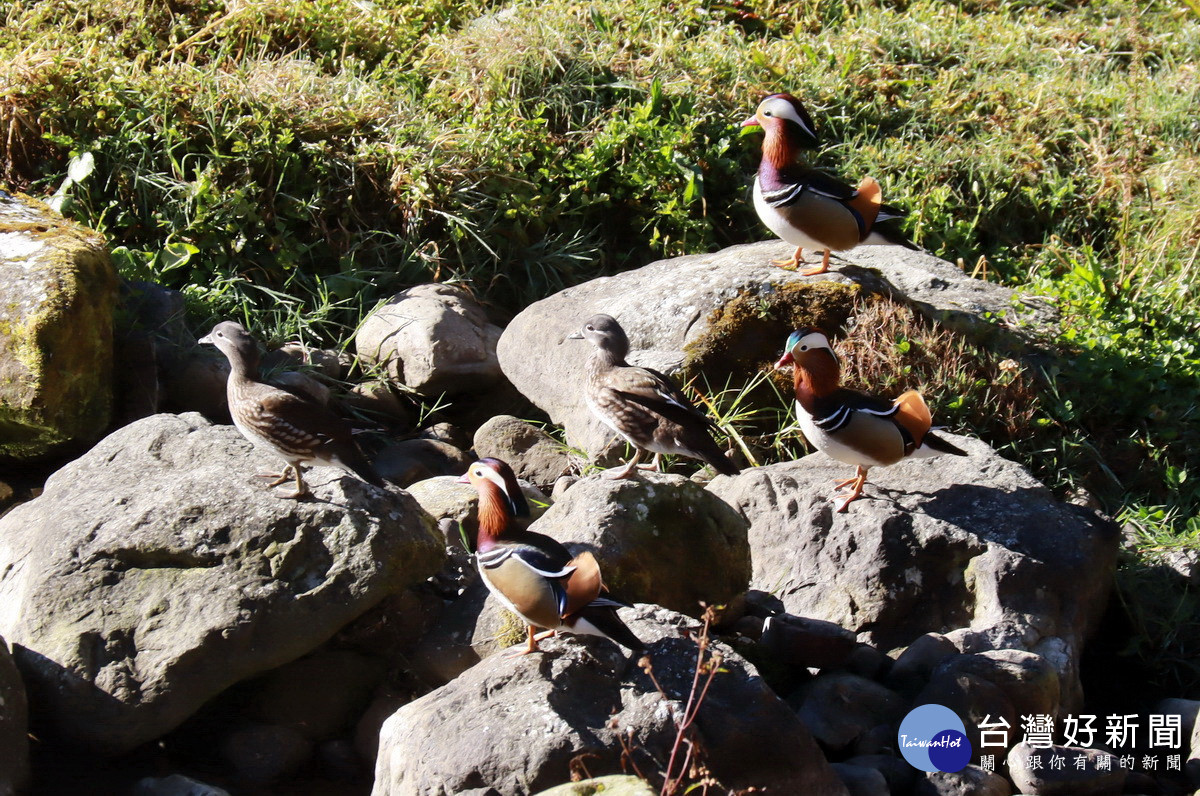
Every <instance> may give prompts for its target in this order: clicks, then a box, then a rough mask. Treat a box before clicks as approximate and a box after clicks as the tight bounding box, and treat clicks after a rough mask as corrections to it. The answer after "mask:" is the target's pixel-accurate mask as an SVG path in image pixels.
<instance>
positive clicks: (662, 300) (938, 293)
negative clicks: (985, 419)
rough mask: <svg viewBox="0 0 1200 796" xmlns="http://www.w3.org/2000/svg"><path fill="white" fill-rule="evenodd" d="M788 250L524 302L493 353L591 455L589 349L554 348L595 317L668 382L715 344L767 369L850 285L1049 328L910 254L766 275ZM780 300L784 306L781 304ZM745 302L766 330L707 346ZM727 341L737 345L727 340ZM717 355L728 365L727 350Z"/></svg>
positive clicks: (832, 309)
mask: <svg viewBox="0 0 1200 796" xmlns="http://www.w3.org/2000/svg"><path fill="white" fill-rule="evenodd" d="M792 250H793V247H790V246H788V245H787V244H784V243H781V242H778V241H772V242H767V243H755V244H749V245H744V246H732V247H730V248H728V249H724V250H722V251H719V252H715V253H712V254H700V255H690V256H686V257H676V258H673V259H670V260H660V261H658V262H654V263H651V264H649V265H647V266H644V267H642V268H638V269H634V270H631V271H625V272H624V273H621V274H617V275H616V276H610V277H602V278H600V279H594V280H592V281H590V282H586V283H584V284H582V285H578V286H575V287H571V288H568V289H566V290H563V291H561V292H559V293H556V294H554V295H553V296H550V297H548V298H545V299H543V300H541V301H538V302H535V303H534V304H531V305H530V306H529V307H527V308H526V309H525V310H524V311H523V312H521V313H520V314H519V315H518V316H517V317H516V318H514V319H513V320H512V322H511V323H510V324H509V325H508V327H507V328H506V329H505V331H504V334H503V335H502V336H501V338H500V343H499V346H498V348H497V353H498V356H499V359H500V367H501V368H502V369H503V371H504V375H505V376H507V377H508V379H509V380H510V381H511V382H512V383H513V385H514V386H515V387H516V388H517V389H518V390H520V391H521V393H522V394H523V395H525V396H526V397H527V398H529V400H531V401H533V402H534V403H535V404H536V405H537V406H538V407H539V408H541V409H542V410H544V411H545V412H546V413H547V414H549V415H550V419H551V420H553V421H554V422H555V423H558V424H559V425H562V426H563V427H564V428H565V429H566V432H567V442H568V443H569V444H570V445H572V446H573V447H578V448H580V449H582V450H584V451H586V452H588V453H589V454H592V455H595V454H598V453H600V452H601V451H603V450H604V449H605V448H606V447H607V446H608V443H609V440H610V439H611V437H612V433H611V432H610V431H609V430H608V429H607V428H606V427H604V426H603V425H602V424H600V422H599V421H598V420H595V419H594V418H593V417H592V415H591V413H590V412H589V411H588V409H587V406H586V404H585V402H584V397H583V384H584V364H585V362H586V361H587V357H588V355H589V354H590V353H591V346H590V345H588V344H587V343H586V342H584V341H582V340H564V338H566V336H567V335H568V334H570V333H571V332H574V331H576V330H578V329H579V328H580V327H581V326H582V325H583V322H584V321H586V320H587V319H588V318H589V317H591V316H592V315H595V314H596V313H601V312H603V313H607V314H609V315H612V316H613V317H615V318H616V319H617V320H618V321H619V322H620V323H621V325H622V327H623V328H624V329H625V332H626V334H627V335H628V337H629V342H630V356H629V361H630V362H631V363H632V364H635V365H641V366H644V367H650V368H655V369H657V370H660V371H662V372H664V373H666V374H668V375H672V376H673V375H675V374H678V373H680V372H681V371H687V372H689V373H690V372H692V370H693V365H694V364H696V363H701V364H702V365H703V368H702V369H703V370H705V371H706V373H708V375H710V376H711V375H713V374H714V373H715V370H714V369H713V368H712V367H710V365H711V362H712V360H711V359H710V357H711V356H717V354H712V353H706V352H708V351H709V349H710V348H712V347H713V346H714V345H715V346H717V347H718V348H720V347H722V346H732V347H734V348H735V349H736V356H735V357H733V358H734V359H736V360H737V362H738V363H739V364H740V365H741V366H742V368H743V369H744V370H748V371H752V370H754V369H756V368H755V367H746V366H747V365H748V363H749V362H750V361H753V360H755V359H756V358H758V359H760V360H761V361H762V363H766V362H768V361H773V360H774V358H775V357H778V355H779V354H780V353H781V351H782V347H783V343H784V340H785V339H786V337H787V334H788V332H790V331H791V328H789V325H790V323H789V322H785V321H787V320H789V319H790V321H796V320H798V319H802V320H803V321H804V322H805V323H806V324H809V325H818V326H821V325H840V324H841V323H842V322H843V321H844V320H845V313H846V312H847V311H848V310H847V308H848V307H849V300H851V298H852V294H853V292H854V291H856V290H857V289H859V287H862V288H865V289H867V290H869V291H871V292H874V293H880V294H884V295H888V296H891V297H892V298H894V299H896V300H898V301H902V302H904V303H908V304H911V305H912V306H913V307H915V308H916V309H918V310H919V311H921V312H923V313H925V314H926V315H929V316H931V317H933V318H935V319H937V320H938V321H939V322H942V323H945V324H949V325H951V326H954V327H956V328H962V329H967V330H971V331H974V332H988V333H993V332H997V331H1005V329H1006V327H1004V326H1002V325H1000V324H998V323H996V322H995V321H996V319H998V318H1008V319H1009V320H1013V319H1016V318H1018V317H1019V318H1020V319H1021V320H1022V321H1024V322H1027V323H1030V324H1032V325H1033V326H1047V325H1049V324H1051V323H1053V322H1054V316H1053V314H1052V312H1051V311H1050V310H1048V309H1046V308H1045V306H1044V305H1043V304H1042V303H1040V302H1038V301H1037V300H1030V301H1029V302H1027V303H1022V302H1021V301H1020V297H1019V296H1018V295H1017V294H1016V293H1014V292H1013V291H1012V290H1010V289H1008V288H1005V287H1001V286H999V285H995V284H992V283H989V282H984V281H981V280H978V279H971V278H970V277H968V276H967V275H966V274H964V273H963V272H962V271H961V270H959V269H958V268H956V267H954V266H953V265H951V264H949V263H947V262H945V261H943V260H939V259H937V258H936V257H932V256H930V255H928V254H924V253H921V252H912V251H909V250H907V249H903V248H901V247H896V246H867V247H862V248H860V249H856V250H854V251H852V252H850V253H848V255H847V256H846V257H844V258H839V259H840V262H838V261H837V260H835V265H834V267H833V269H832V270H831V271H830V272H829V273H826V274H822V275H820V276H815V277H805V276H800V275H799V274H797V273H795V272H794V271H785V270H783V269H780V268H776V267H774V266H772V265H770V261H771V260H772V259H782V258H786V257H788V256H789V255H790V254H791V253H792ZM785 294H787V296H788V298H783V297H784V295H785ZM745 296H752V297H754V298H755V300H756V301H757V302H759V303H760V304H761V306H763V307H766V306H768V305H775V304H778V305H779V306H778V307H777V308H776V309H774V310H772V311H771V312H772V313H774V315H775V316H777V317H773V320H772V322H771V323H770V324H766V325H762V324H753V323H751V324H750V325H749V326H748V327H743V328H741V329H739V330H738V332H737V333H729V334H726V333H725V332H721V333H720V334H719V335H718V336H719V337H720V338H721V339H719V340H716V341H714V340H711V339H708V338H709V337H710V336H711V333H712V331H713V330H712V323H713V321H714V317H715V315H714V314H719V313H718V311H721V310H724V308H726V307H727V306H729V305H730V303H731V302H733V301H734V300H735V299H737V298H739V297H745ZM784 305H786V307H785V306H784ZM751 314H753V313H751ZM985 316H992V319H991V320H988V319H986V318H985ZM751 327H752V328H751ZM760 327H761V328H760ZM735 337H736V338H740V339H731V338H735ZM718 353H720V354H721V356H724V357H725V358H728V354H729V352H728V351H726V352H718ZM726 364H728V363H726ZM721 369H724V368H721ZM710 370H711V371H713V372H709V371H710ZM717 378H718V380H719V379H720V375H719V374H717ZM713 386H714V387H720V386H721V384H719V383H718V384H714V385H713Z"/></svg>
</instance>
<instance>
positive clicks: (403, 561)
mask: <svg viewBox="0 0 1200 796" xmlns="http://www.w3.org/2000/svg"><path fill="white" fill-rule="evenodd" d="M278 467H279V462H278V461H276V460H274V459H273V458H272V457H271V456H269V455H268V454H265V453H262V452H259V451H257V450H255V449H254V448H253V447H252V446H251V445H250V443H249V442H247V441H246V440H244V439H243V438H242V436H241V434H239V433H238V431H237V430H236V429H235V428H233V427H232V426H214V425H212V424H211V423H209V422H208V421H207V420H205V419H204V418H203V417H202V416H200V415H198V414H186V415H155V416H152V417H149V418H146V419H144V420H141V421H138V422H136V423H134V424H132V425H129V426H126V427H125V428H123V429H121V430H119V431H117V432H115V433H114V434H112V435H110V436H109V437H107V438H106V439H104V440H102V441H101V442H100V443H98V444H97V445H96V446H95V447H94V448H93V449H92V450H91V451H90V452H89V453H88V454H86V455H85V456H84V457H82V458H80V459H79V460H77V461H75V462H73V463H71V464H69V465H67V466H66V467H64V468H63V469H62V470H60V471H58V472H57V473H55V474H54V475H53V476H51V477H50V479H49V480H48V481H47V483H46V489H45V492H44V493H43V494H42V496H41V497H39V498H37V499H36V500H33V501H30V502H29V503H26V504H23V505H21V506H19V507H17V508H16V509H14V510H13V511H11V512H10V513H9V514H8V515H6V516H5V517H4V518H3V519H0V635H3V636H4V637H6V638H7V639H8V640H9V641H10V642H11V643H12V645H13V648H14V658H15V659H16V662H17V664H18V666H19V667H20V669H21V672H22V674H23V675H24V677H25V680H26V683H27V685H28V687H29V689H30V692H31V712H32V715H33V716H34V717H35V719H36V721H37V722H38V724H36V725H35V727H36V729H37V730H38V731H39V732H45V733H49V734H52V735H53V736H56V737H58V738H60V739H62V740H65V741H67V742H70V743H74V744H79V745H81V746H84V747H87V748H89V749H92V750H95V751H98V752H101V753H114V754H115V753H120V752H124V751H127V750H129V749H132V748H133V747H135V746H137V745H138V744H141V743H143V742H145V741H148V740H151V739H154V738H157V737H158V736H160V735H162V734H163V733H165V732H167V731H168V730H170V729H172V728H173V727H175V726H176V725H178V724H179V723H180V722H182V721H183V720H184V719H186V718H187V717H188V716H189V715H190V714H191V713H193V712H194V711H195V710H196V709H197V708H199V707H200V706H201V705H202V704H203V703H204V702H205V701H207V700H208V699H210V698H212V697H213V696H215V695H216V694H217V693H219V692H220V691H222V690H223V689H224V688H226V687H227V686H229V685H232V684H233V683H235V682H237V681H239V680H241V679H243V678H246V677H249V676H251V675H254V674H258V673H260V672H263V671H265V670H267V669H270V668H273V667H275V666H278V665H280V664H283V663H286V662H287V661H290V660H293V659H295V658H297V657H299V656H300V655H303V654H304V653H306V652H309V651H310V650H312V649H314V648H315V647H317V646H318V645H320V644H321V643H322V642H323V641H325V640H326V639H328V638H329V637H330V636H332V635H333V634H334V633H335V632H336V631H337V630H339V629H340V628H341V627H342V626H344V625H345V624H346V623H347V622H349V621H350V620H352V619H354V618H355V617H357V616H358V615H360V614H361V613H363V612H364V611H366V610H367V609H368V608H370V607H371V606H372V605H374V604H375V603H377V602H379V601H380V600H381V599H383V598H384V597H385V596H387V595H388V594H391V593H393V592H396V591H398V590H401V589H403V588H405V587H407V586H409V585H415V584H417V583H420V582H422V581H424V580H425V579H426V578H427V577H429V576H430V575H432V574H433V573H434V572H436V571H437V569H438V568H439V567H440V566H441V563H442V560H443V558H444V556H445V551H444V547H443V543H442V539H441V537H440V535H439V534H437V533H436V531H435V529H434V528H433V522H432V519H431V518H429V517H428V515H426V514H425V512H424V511H422V510H421V508H420V507H419V506H418V505H417V503H416V501H415V500H413V499H412V497H411V496H409V495H408V494H407V493H405V492H402V491H400V490H398V489H394V488H389V489H386V490H383V489H378V488H376V487H372V486H370V485H368V484H365V483H363V482H361V481H358V480H357V479H355V478H354V477H353V476H350V475H348V474H345V473H343V472H342V471H341V470H338V469H335V468H317V469H315V470H313V471H311V473H310V475H309V478H308V480H309V483H310V485H311V486H312V489H313V492H314V497H313V498H312V499H310V500H306V501H294V500H286V499H281V498H279V497H277V496H276V495H275V494H273V493H272V492H271V490H269V489H267V488H266V487H265V486H264V485H263V483H262V482H261V481H260V480H258V479H255V478H254V477H253V474H254V473H256V472H261V471H264V470H266V471H270V470H271V469H272V468H274V469H276V470H277V469H278Z"/></svg>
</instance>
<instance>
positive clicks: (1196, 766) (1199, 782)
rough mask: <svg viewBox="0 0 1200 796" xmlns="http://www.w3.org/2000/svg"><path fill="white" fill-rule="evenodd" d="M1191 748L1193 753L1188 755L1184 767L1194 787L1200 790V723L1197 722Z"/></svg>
mask: <svg viewBox="0 0 1200 796" xmlns="http://www.w3.org/2000/svg"><path fill="white" fill-rule="evenodd" d="M1190 748H1191V750H1192V751H1191V754H1189V755H1188V761H1187V764H1186V765H1185V766H1184V770H1185V771H1186V773H1187V776H1188V779H1189V780H1190V781H1191V783H1192V787H1194V788H1198V789H1200V721H1197V722H1196V723H1195V724H1194V725H1193V726H1192V742H1191V745H1190Z"/></svg>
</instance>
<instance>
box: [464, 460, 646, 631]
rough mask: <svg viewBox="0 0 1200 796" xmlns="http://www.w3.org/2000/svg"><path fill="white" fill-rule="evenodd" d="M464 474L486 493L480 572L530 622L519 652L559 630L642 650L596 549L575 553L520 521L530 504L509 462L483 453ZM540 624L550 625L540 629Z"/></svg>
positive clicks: (479, 544)
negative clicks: (526, 641) (602, 574)
mask: <svg viewBox="0 0 1200 796" xmlns="http://www.w3.org/2000/svg"><path fill="white" fill-rule="evenodd" d="M459 481H460V482H464V483H470V484H471V485H472V486H474V487H475V490H476V491H477V492H478V493H479V534H478V536H477V537H476V542H475V561H476V564H477V565H478V566H479V574H480V575H481V576H482V578H483V582H484V584H485V585H486V586H487V587H488V591H490V592H491V593H492V594H494V595H496V599H498V600H500V602H501V603H503V604H504V605H505V606H506V607H507V608H508V609H509V610H510V611H512V612H513V613H514V614H516V615H517V616H519V617H520V618H521V620H522V621H524V622H525V624H526V625H528V626H529V644H528V645H527V646H526V647H525V649H523V650H520V651H519V652H518V654H520V655H527V654H529V653H531V652H537V651H538V644H537V643H538V641H539V640H540V639H542V638H544V637H545V636H547V635H554V633H555V632H556V631H559V630H562V631H567V632H570V633H578V634H584V635H592V636H603V637H604V638H607V639H609V640H611V641H615V642H616V643H617V644H620V645H621V646H624V647H628V648H629V649H631V650H633V651H635V652H636V651H638V650H641V649H644V648H645V645H644V644H643V643H642V641H641V640H640V639H639V638H638V637H637V636H635V635H634V634H633V631H631V630H630V629H629V628H628V627H626V626H625V623H624V622H622V621H621V618H620V617H619V616H617V609H618V608H629V607H631V606H630V605H629V604H628V603H624V602H621V601H619V600H614V599H612V598H610V597H604V596H601V592H604V591H607V589H606V588H605V586H604V583H603V582H602V580H601V578H600V566H599V565H598V564H597V563H596V559H595V557H594V556H593V555H592V554H591V553H589V552H583V553H580V554H579V555H577V556H575V557H572V556H571V554H570V553H569V552H568V551H567V548H565V547H563V546H562V545H561V544H559V543H558V542H556V541H555V540H553V539H551V538H550V537H549V536H545V535H544V534H540V533H535V532H533V531H526V530H521V529H519V528H518V527H516V526H515V525H514V524H513V522H512V520H513V517H514V516H526V515H528V514H529V508H528V504H527V503H526V502H525V496H524V495H523V494H522V493H521V488H520V486H518V485H517V477H516V475H514V474H513V471H512V468H511V467H509V466H508V464H506V463H505V462H502V461H500V460H499V459H492V458H486V459H480V460H479V461H477V462H475V463H474V464H472V465H471V466H470V467H469V468H467V473H466V475H464V476H463V477H462V478H460V479H459ZM535 627H544V628H546V630H547V632H546V633H544V634H540V635H539V634H535V633H534V628H535Z"/></svg>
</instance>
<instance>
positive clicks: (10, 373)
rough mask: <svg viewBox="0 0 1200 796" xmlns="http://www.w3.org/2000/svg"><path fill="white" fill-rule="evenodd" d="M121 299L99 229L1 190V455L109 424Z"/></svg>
mask: <svg viewBox="0 0 1200 796" xmlns="http://www.w3.org/2000/svg"><path fill="white" fill-rule="evenodd" d="M116 298H117V275H116V270H115V269H114V268H113V264H112V261H111V260H110V258H109V256H108V252H107V250H106V249H105V247H104V242H103V240H102V239H101V238H100V237H99V236H98V235H97V234H96V233H94V232H92V231H90V230H88V229H85V228H83V227H80V226H79V225H77V224H74V223H72V222H70V221H68V220H66V219H64V218H62V217H61V216H59V215H57V214H56V213H54V212H53V211H52V210H50V208H48V207H47V206H46V205H44V204H42V203H41V202H38V201H36V200H34V199H31V198H29V197H26V196H13V195H8V194H6V195H4V196H3V197H0V460H2V459H10V460H28V459H33V458H37V457H41V456H44V455H46V454H49V453H52V452H53V451H54V450H55V449H56V448H59V447H61V446H63V445H65V444H69V443H72V442H81V441H87V440H91V439H95V438H96V437H98V436H99V435H100V434H101V433H102V432H103V431H104V429H105V427H106V426H107V425H108V421H109V417H110V414H111V410H112V357H113V343H112V335H113V332H112V327H113V308H114V306H115V304H116Z"/></svg>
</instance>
